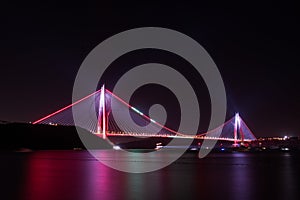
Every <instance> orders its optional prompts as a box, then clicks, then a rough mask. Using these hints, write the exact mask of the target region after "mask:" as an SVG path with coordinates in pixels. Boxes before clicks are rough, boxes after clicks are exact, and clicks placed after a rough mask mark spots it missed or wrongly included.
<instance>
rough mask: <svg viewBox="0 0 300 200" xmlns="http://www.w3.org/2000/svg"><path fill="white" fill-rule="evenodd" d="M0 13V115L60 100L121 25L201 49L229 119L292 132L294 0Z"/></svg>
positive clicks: (30, 114) (16, 116)
mask: <svg viewBox="0 0 300 200" xmlns="http://www.w3.org/2000/svg"><path fill="white" fill-rule="evenodd" d="M1 10H2V11H1V14H0V15H1V37H0V40H1V49H0V50H1V54H0V66H1V73H0V85H1V100H0V120H6V121H17V122H28V121H34V120H36V119H38V118H40V117H42V116H43V115H45V114H47V113H50V112H53V111H55V110H56V109H58V108H60V107H62V106H63V105H67V104H69V103H70V102H71V95H72V87H73V82H74V79H75V76H76V73H77V70H78V69H79V67H80V64H81V63H82V61H83V60H84V58H85V56H86V55H87V54H88V53H89V52H90V51H91V50H92V49H93V48H94V47H95V46H96V45H98V44H99V43H100V42H101V41H103V40H104V39H106V38H108V37H110V36H112V35H114V34H116V33H119V32H120V31H124V30H127V29H130V28H136V27H143V26H159V27H166V28H171V29H174V30H177V31H180V32H182V33H184V34H186V35H189V36H190V37H192V38H194V39H195V40H196V41H198V42H199V43H200V44H201V45H202V46H203V47H204V48H205V49H206V50H207V51H208V53H209V54H210V55H211V57H212V58H213V60H214V61H215V63H216V64H217V66H218V68H219V70H220V72H221V75H222V77H223V80H224V82H225V87H226V92H227V98H228V116H232V115H233V114H234V112H237V111H238V112H240V114H241V116H242V118H243V119H244V120H245V122H246V123H247V124H248V126H249V127H250V128H251V130H252V131H253V132H254V134H255V135H256V136H270V135H280V136H282V135H285V134H288V135H298V136H300V123H299V121H300V104H299V102H300V95H299V94H298V92H299V90H300V84H299V83H298V75H299V73H298V69H297V68H299V67H300V61H299V55H300V50H299V45H300V39H299V35H300V29H299V24H300V20H299V19H300V18H299V12H298V10H299V9H297V7H296V5H292V4H289V5H279V4H278V5H275V4H272V5H261V4H260V5H247V6H244V7H239V8H237V7H231V6H227V7H223V6H222V5H215V6H213V7H211V6H210V7H208V6H204V5H201V4H191V3H189V5H186V4H184V3H174V2H173V3H172V4H163V5H161V4H158V3H155V2H152V3H144V4H139V5H137V4H135V5H120V4H117V3H116V4H113V3H99V4H85V3H82V4H77V5H75V4H74V5H60V4H59V3H52V4H48V5H18V4H16V5H13V4H10V5H3V6H2V9H1ZM132 59H133V58H131V60H132ZM142 59H143V56H139V58H137V60H142ZM145 59H146V60H147V59H148V58H145ZM124 60H125V61H126V59H124ZM150 60H151V59H149V61H150ZM119 67H121V65H120V66H119ZM121 70H122V69H120V71H121ZM187 73H188V72H187ZM113 78H115V77H113Z"/></svg>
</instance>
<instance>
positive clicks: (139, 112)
mask: <svg viewBox="0 0 300 200" xmlns="http://www.w3.org/2000/svg"><path fill="white" fill-rule="evenodd" d="M131 109H132V110H134V111H135V112H137V113H138V114H140V115H144V114H143V113H142V112H141V111H139V110H138V109H136V108H135V107H131Z"/></svg>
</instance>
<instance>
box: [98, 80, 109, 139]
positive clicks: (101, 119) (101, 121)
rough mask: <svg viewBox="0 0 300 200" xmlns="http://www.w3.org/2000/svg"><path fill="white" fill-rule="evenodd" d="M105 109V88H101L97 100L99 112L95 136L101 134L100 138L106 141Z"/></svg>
mask: <svg viewBox="0 0 300 200" xmlns="http://www.w3.org/2000/svg"><path fill="white" fill-rule="evenodd" d="M106 120H107V119H106V109H105V86H104V85H103V86H102V87H101V92H100V98H99V111H98V124H97V134H102V138H103V139H106V130H107V127H106V126H107V122H106Z"/></svg>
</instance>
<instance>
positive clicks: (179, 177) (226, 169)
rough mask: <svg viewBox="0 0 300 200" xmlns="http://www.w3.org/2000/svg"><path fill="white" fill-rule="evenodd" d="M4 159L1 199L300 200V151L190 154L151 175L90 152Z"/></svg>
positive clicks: (43, 153)
mask: <svg viewBox="0 0 300 200" xmlns="http://www.w3.org/2000/svg"><path fill="white" fill-rule="evenodd" d="M106 156H107V157H109V156H110V155H109V154H107V155H106ZM0 159H1V166H0V175H1V190H0V191H1V196H0V199H34V200H47V199H49V200H50V199H51V200H54V199H72V200H76V199H80V200H90V199H231V200H235V199H251V200H252V199H300V196H299V192H300V181H299V180H300V176H299V175H300V172H299V170H300V158H299V154H291V153H259V154H250V153H231V154H229V153H228V154H227V153H218V154H210V155H209V156H208V157H206V158H204V159H198V158H197V155H196V154H192V153H189V154H186V155H184V156H183V157H181V158H180V159H179V160H177V161H176V162H175V163H173V164H172V165H170V166H168V167H166V168H164V169H162V170H159V171H156V172H151V173H146V174H128V173H124V172H118V171H115V170H113V169H110V168H108V167H106V166H105V165H103V164H101V163H99V162H98V161H97V160H96V159H94V158H93V157H92V156H91V155H90V154H89V153H88V152H86V151H37V152H30V153H0ZM131 162H134V161H131ZM151 162H155V160H154V161H153V160H152V161H151Z"/></svg>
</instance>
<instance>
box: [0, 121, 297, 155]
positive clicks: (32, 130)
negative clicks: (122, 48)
mask: <svg viewBox="0 0 300 200" xmlns="http://www.w3.org/2000/svg"><path fill="white" fill-rule="evenodd" d="M0 134H1V140H0V150H2V151H7V150H8V151H21V150H22V149H28V150H64V149H86V147H85V145H84V144H83V143H82V141H81V138H82V137H84V138H85V141H89V146H88V147H87V148H88V149H98V148H99V146H101V148H103V142H104V141H103V140H102V139H100V138H99V137H98V136H97V135H94V134H92V133H90V132H88V131H86V130H83V129H82V131H81V133H80V136H79V134H78V133H77V131H76V128H75V127H74V126H59V125H58V126H53V125H43V124H36V125H33V124H30V123H9V122H7V121H3V120H0ZM110 141H111V142H113V143H114V144H115V145H118V146H119V147H121V148H123V149H141V148H145V149H154V148H155V147H156V145H157V144H158V143H160V144H161V143H162V144H161V145H162V146H164V145H167V144H168V143H169V142H170V141H171V139H170V138H137V137H127V138H125V137H122V136H110ZM105 143H106V142H105ZM200 143H202V141H200V140H194V141H193V143H192V145H191V146H190V148H195V147H196V148H197V147H200V146H199V144H200ZM231 144H232V143H231V142H224V141H218V142H217V144H216V145H215V148H214V150H219V151H220V150H222V151H224V150H225V151H232V150H234V148H232V147H231ZM106 147H107V148H111V146H110V145H106ZM242 150H247V151H300V140H299V138H298V137H293V138H279V137H273V138H259V139H258V140H256V141H253V142H251V143H247V144H246V145H245V146H243V147H242Z"/></svg>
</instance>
